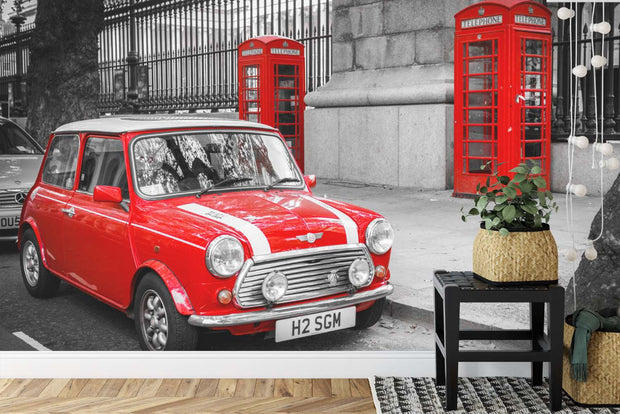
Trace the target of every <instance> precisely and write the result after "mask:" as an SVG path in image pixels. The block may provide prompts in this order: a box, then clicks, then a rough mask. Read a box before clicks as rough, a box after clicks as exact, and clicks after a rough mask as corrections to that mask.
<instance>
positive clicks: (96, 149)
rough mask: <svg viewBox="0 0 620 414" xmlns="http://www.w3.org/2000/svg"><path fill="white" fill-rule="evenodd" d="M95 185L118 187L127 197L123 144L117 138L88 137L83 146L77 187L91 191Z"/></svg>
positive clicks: (125, 197)
mask: <svg viewBox="0 0 620 414" xmlns="http://www.w3.org/2000/svg"><path fill="white" fill-rule="evenodd" d="M97 185H108V186H112V187H120V189H121V192H122V194H123V198H124V199H128V198H129V189H128V186H127V170H126V168H125V157H124V156H123V145H122V144H121V141H119V140H117V139H106V138H89V139H88V141H86V145H85V147H84V156H83V157H82V168H81V169H80V184H79V185H78V189H79V190H80V191H85V192H87V193H92V192H93V191H94V190H95V186H97Z"/></svg>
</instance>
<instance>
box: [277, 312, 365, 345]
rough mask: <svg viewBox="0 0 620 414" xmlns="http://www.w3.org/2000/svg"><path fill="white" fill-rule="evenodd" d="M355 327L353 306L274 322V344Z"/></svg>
mask: <svg viewBox="0 0 620 414" xmlns="http://www.w3.org/2000/svg"><path fill="white" fill-rule="evenodd" d="M353 326H355V306H351V307H349V308H344V309H336V310H331V311H327V312H321V313H314V314H312V315H304V316H298V317H296V318H289V319H281V320H279V321H276V342H282V341H289V340H291V339H297V338H303V337H304V336H311V335H318V334H322V333H325V332H332V331H337V330H340V329H346V328H351V327H353Z"/></svg>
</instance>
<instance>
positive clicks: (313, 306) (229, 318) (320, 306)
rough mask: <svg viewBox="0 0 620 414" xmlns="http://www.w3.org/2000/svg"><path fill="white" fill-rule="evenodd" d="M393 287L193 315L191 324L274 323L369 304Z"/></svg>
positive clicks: (201, 325) (233, 324) (206, 325)
mask: <svg viewBox="0 0 620 414" xmlns="http://www.w3.org/2000/svg"><path fill="white" fill-rule="evenodd" d="M393 290H394V287H393V286H392V285H384V286H380V287H378V288H377V289H374V290H366V291H364V292H359V293H354V294H352V295H350V296H344V297H341V298H335V299H328V300H323V301H319V302H311V303H303V304H301V305H291V306H284V307H281V308H273V309H270V310H261V311H256V312H251V311H250V312H244V313H235V314H232V315H213V316H201V315H192V316H190V317H189V321H188V322H189V324H190V325H194V326H200V327H203V328H218V327H224V326H235V325H245V324H248V323H258V322H265V321H273V320H276V319H285V318H293V317H295V316H302V315H310V314H313V313H318V312H325V311H328V310H332V309H339V308H344V307H346V306H350V305H357V304H358V303H362V302H368V301H371V300H377V299H381V298H384V297H386V296H388V295H391V294H392V291H393Z"/></svg>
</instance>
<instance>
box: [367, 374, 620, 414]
mask: <svg viewBox="0 0 620 414" xmlns="http://www.w3.org/2000/svg"><path fill="white" fill-rule="evenodd" d="M371 384H372V386H373V396H374V398H375V406H376V407H377V413H379V414H406V413H416V414H417V413H420V414H435V413H437V414H439V413H445V412H446V411H444V409H443V407H442V402H443V401H445V392H446V387H443V386H439V387H438V386H436V385H435V379H434V378H408V377H403V378H399V377H374V378H373V379H371ZM548 401H549V386H548V385H547V384H546V382H545V384H544V385H542V386H536V387H534V386H532V384H531V382H530V380H529V379H528V378H516V377H477V378H459V392H458V408H457V410H456V411H449V413H454V414H457V413H459V414H461V413H480V414H482V413H494V414H495V413H496V414H500V413H519V414H526V413H532V414H534V413H536V414H538V413H550V412H551V411H550V410H549V408H548V407H549V406H548ZM562 408H563V409H562V410H561V411H556V413H560V414H565V413H566V414H568V413H583V414H589V413H595V414H612V413H614V414H617V413H620V408H586V407H580V406H578V405H576V404H575V403H574V402H573V401H571V399H570V398H569V397H568V396H567V395H566V394H564V399H563V405H562Z"/></svg>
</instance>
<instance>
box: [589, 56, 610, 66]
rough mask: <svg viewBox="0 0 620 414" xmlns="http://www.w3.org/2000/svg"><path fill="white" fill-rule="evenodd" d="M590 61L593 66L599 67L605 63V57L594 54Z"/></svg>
mask: <svg viewBox="0 0 620 414" xmlns="http://www.w3.org/2000/svg"><path fill="white" fill-rule="evenodd" d="M590 63H592V66H594V67H595V68H600V67H603V66H605V65H606V64H607V58H606V57H605V56H601V55H594V56H592V59H590Z"/></svg>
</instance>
